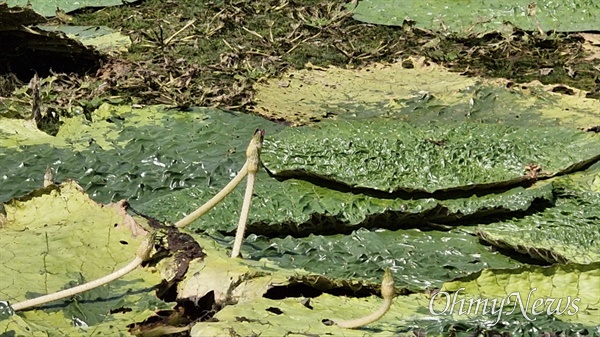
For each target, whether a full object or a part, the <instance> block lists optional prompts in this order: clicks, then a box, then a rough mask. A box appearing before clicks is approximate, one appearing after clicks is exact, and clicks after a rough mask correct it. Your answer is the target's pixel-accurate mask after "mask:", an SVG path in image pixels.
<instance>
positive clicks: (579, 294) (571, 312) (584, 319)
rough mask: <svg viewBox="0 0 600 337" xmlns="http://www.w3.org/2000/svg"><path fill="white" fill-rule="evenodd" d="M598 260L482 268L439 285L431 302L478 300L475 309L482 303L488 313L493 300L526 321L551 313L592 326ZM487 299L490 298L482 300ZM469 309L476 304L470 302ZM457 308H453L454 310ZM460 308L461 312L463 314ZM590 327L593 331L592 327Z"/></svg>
mask: <svg viewBox="0 0 600 337" xmlns="http://www.w3.org/2000/svg"><path fill="white" fill-rule="evenodd" d="M598 289H600V264H599V263H597V262H596V263H592V264H586V265H581V264H575V263H570V264H556V265H552V266H549V267H538V266H522V267H520V268H516V269H485V270H483V271H481V272H480V273H476V274H473V275H470V276H468V277H464V278H461V279H458V280H455V281H452V282H447V283H445V284H444V286H443V287H442V289H441V290H440V294H439V295H438V296H437V298H436V299H435V301H439V302H441V303H443V305H446V304H447V303H448V300H450V302H452V301H453V300H455V301H456V303H459V304H460V301H461V300H463V302H465V307H464V308H465V310H464V311H466V309H467V307H468V305H469V300H474V301H476V300H480V302H479V310H480V312H481V310H484V305H485V304H487V305H488V308H487V311H488V313H489V311H490V307H491V305H492V301H491V300H493V299H497V301H496V302H497V304H496V308H495V309H496V310H497V309H499V307H500V306H501V305H502V306H503V308H502V309H501V311H502V312H503V313H507V312H509V311H511V310H513V312H514V311H517V312H518V313H520V314H521V315H522V316H523V317H524V318H525V319H527V320H535V319H536V316H546V315H552V316H554V317H556V318H558V319H560V320H563V321H567V322H573V323H579V324H584V325H587V326H596V328H595V329H592V330H591V331H590V332H592V331H593V333H600V331H599V330H598V325H597V324H598V317H599V314H598V310H600V297H598ZM486 299H488V300H489V301H487V302H486V301H485V300H486ZM472 305H473V307H472V310H471V313H473V311H474V308H475V306H477V305H478V302H473V304H472ZM457 311H458V308H457V310H455V312H457ZM464 311H463V314H464ZM594 330H595V331H594Z"/></svg>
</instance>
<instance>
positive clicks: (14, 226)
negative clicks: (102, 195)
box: [0, 181, 170, 336]
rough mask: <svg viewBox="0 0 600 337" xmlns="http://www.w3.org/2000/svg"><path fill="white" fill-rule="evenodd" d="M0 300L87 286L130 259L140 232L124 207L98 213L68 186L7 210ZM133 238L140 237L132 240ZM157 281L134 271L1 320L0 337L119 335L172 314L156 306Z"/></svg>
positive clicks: (0, 249) (0, 243)
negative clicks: (154, 316) (162, 314)
mask: <svg viewBox="0 0 600 337" xmlns="http://www.w3.org/2000/svg"><path fill="white" fill-rule="evenodd" d="M3 206H4V212H5V214H6V216H5V221H4V222H3V225H2V226H1V227H0V233H1V235H0V256H1V258H0V265H1V269H2V282H0V299H2V300H5V301H6V300H8V301H9V302H10V303H11V304H15V303H17V302H21V301H23V300H26V299H30V298H33V297H37V296H40V295H45V294H48V293H52V292H56V291H59V290H62V289H66V288H70V287H73V286H75V285H78V284H82V283H85V282H89V281H92V280H94V279H97V278H100V277H102V276H105V275H107V274H110V273H112V272H113V271H115V270H117V269H119V268H121V267H123V266H125V265H126V264H128V263H129V262H130V261H132V260H133V259H134V258H135V254H136V251H137V248H138V246H139V244H140V242H141V236H140V235H139V234H141V233H143V232H144V230H143V229H142V228H141V227H139V226H140V225H138V224H137V223H136V222H135V221H134V220H133V219H132V218H131V217H129V216H128V215H123V214H126V212H125V211H124V209H123V208H122V207H123V206H122V205H119V204H114V205H100V204H97V203H95V202H94V201H92V200H91V199H90V198H89V197H88V196H87V194H85V193H84V192H83V191H82V189H81V187H79V186H78V185H77V184H76V183H75V182H73V181H67V182H64V183H63V184H61V185H59V186H56V185H51V186H49V187H46V188H44V189H40V190H36V191H34V192H31V193H30V194H28V195H26V196H24V197H22V198H19V199H13V200H11V201H9V202H7V203H5V204H4V205H3ZM133 233H138V236H137V237H136V236H134V235H133ZM160 281H161V278H160V276H159V275H158V273H151V272H149V271H148V270H145V269H143V268H138V269H136V270H134V271H133V272H131V273H129V274H127V275H126V276H124V277H122V278H120V279H118V280H116V281H114V282H112V283H109V284H108V285H104V286H102V287H100V288H96V289H94V290H91V291H89V292H85V293H82V294H80V295H76V296H74V297H72V298H67V299H63V300H59V301H55V302H52V303H49V304H46V305H44V306H42V307H39V308H34V309H32V310H29V311H22V312H18V313H17V315H16V316H10V317H8V318H5V319H3V320H0V334H3V335H4V334H11V333H15V334H16V335H29V334H31V333H36V332H38V331H39V332H41V331H46V332H47V333H49V334H51V335H63V336H79V335H87V334H88V333H89V332H90V331H94V332H95V333H97V334H102V335H110V336H115V335H121V334H123V331H125V330H126V327H127V325H128V324H130V323H133V322H136V321H142V320H144V319H145V318H147V317H149V316H150V315H151V314H152V313H153V312H154V311H156V310H158V309H166V308H169V307H170V306H169V305H168V304H167V303H164V302H163V301H161V300H159V299H158V298H156V295H155V294H154V287H155V286H156V285H157V284H158V283H160Z"/></svg>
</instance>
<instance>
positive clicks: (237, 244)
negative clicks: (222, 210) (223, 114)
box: [231, 130, 265, 258]
mask: <svg viewBox="0 0 600 337" xmlns="http://www.w3.org/2000/svg"><path fill="white" fill-rule="evenodd" d="M264 135H265V132H264V131H263V130H256V131H255V132H254V137H252V140H251V141H250V145H249V146H248V149H247V150H246V158H247V159H246V165H244V166H247V169H248V182H247V183H246V193H245V194H244V203H243V204H242V211H241V212H240V221H239V222H238V227H237V231H236V233H235V241H234V242H233V248H232V250H231V257H232V258H234V257H238V256H239V255H240V250H241V248H242V241H244V232H245V231H246V222H247V221H248V213H249V212H250V204H251V203H252V193H253V192H254V182H255V180H256V172H258V168H259V167H260V151H261V149H262V142H263V138H264Z"/></svg>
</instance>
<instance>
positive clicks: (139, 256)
mask: <svg viewBox="0 0 600 337" xmlns="http://www.w3.org/2000/svg"><path fill="white" fill-rule="evenodd" d="M154 236H155V235H154V233H152V234H148V235H147V236H146V237H145V238H144V240H143V241H142V243H141V244H140V246H139V248H138V250H137V252H136V254H135V258H134V259H133V261H131V262H130V263H129V264H128V265H126V266H125V267H123V268H121V269H119V270H117V271H115V272H113V273H111V274H108V275H106V276H104V277H101V278H99V279H96V280H94V281H91V282H88V283H84V284H81V285H78V286H76V287H73V288H69V289H65V290H61V291H59V292H56V293H52V294H48V295H44V296H40V297H36V298H32V299H30V300H26V301H23V302H19V303H16V304H14V305H11V307H12V308H13V310H14V311H19V310H25V309H28V308H31V307H37V306H40V305H43V304H46V303H49V302H53V301H56V300H60V299H62V298H65V297H71V296H75V295H77V294H80V293H83V292H86V291H88V290H92V289H94V288H98V287H100V286H103V285H105V284H107V283H109V282H112V281H114V280H116V279H118V278H120V277H122V276H124V275H126V274H128V273H129V272H131V271H133V270H134V269H135V268H137V267H138V266H139V265H140V264H142V262H144V260H147V259H148V257H149V256H150V252H151V251H152V248H153V247H154Z"/></svg>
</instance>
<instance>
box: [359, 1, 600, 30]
mask: <svg viewBox="0 0 600 337" xmlns="http://www.w3.org/2000/svg"><path fill="white" fill-rule="evenodd" d="M598 17H600V5H598V3H597V2H595V1H592V0H571V1H540V2H530V1H528V0H511V1H500V0H492V1H486V2H481V1H475V0H466V1H461V2H455V1H450V0H441V1H435V2H420V1H395V0H364V1H360V2H358V5H357V6H356V8H354V16H353V18H354V19H355V20H358V21H363V22H368V23H375V24H384V25H396V26H402V25H403V23H404V22H405V20H410V21H414V23H415V25H416V26H417V27H420V28H425V29H432V30H444V31H452V32H457V33H459V34H461V35H463V34H469V33H475V32H477V33H484V32H491V31H497V30H501V29H503V26H504V25H505V24H506V23H509V24H512V25H513V26H516V27H518V28H520V29H522V30H529V31H535V30H537V29H538V27H539V28H540V29H542V30H544V31H549V30H553V31H562V32H576V31H590V30H598V29H599V28H600V23H598V20H597V19H596V18H598Z"/></svg>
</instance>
